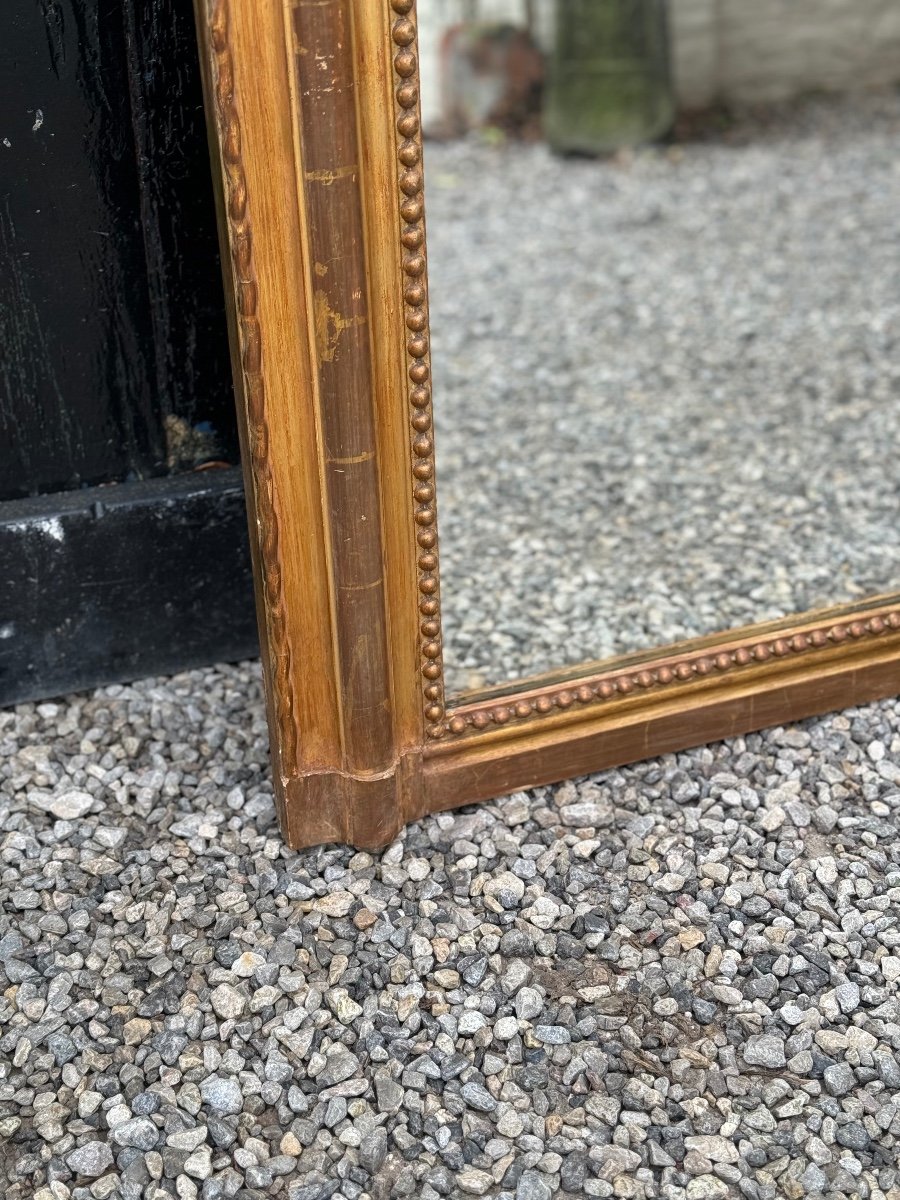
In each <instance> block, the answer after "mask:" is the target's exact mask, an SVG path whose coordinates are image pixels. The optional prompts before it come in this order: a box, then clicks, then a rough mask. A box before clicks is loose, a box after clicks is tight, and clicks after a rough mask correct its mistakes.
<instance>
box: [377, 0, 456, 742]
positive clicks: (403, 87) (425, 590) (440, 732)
mask: <svg viewBox="0 0 900 1200" xmlns="http://www.w3.org/2000/svg"><path fill="white" fill-rule="evenodd" d="M389 3H390V8H391V12H392V13H394V14H395V15H396V17H397V20H395V21H394V22H393V25H392V27H391V37H392V39H393V42H394V45H395V46H396V47H397V49H396V50H395V52H394V56H393V66H394V72H395V75H396V79H395V87H394V100H395V125H396V130H397V163H398V168H399V178H398V185H399V188H400V216H401V218H402V224H401V227H400V241H401V243H402V246H403V276H404V282H403V301H404V306H405V322H406V328H407V330H408V337H407V340H406V354H407V374H408V377H409V383H410V387H409V407H410V424H411V425H412V453H413V465H412V475H413V499H414V501H415V504H416V510H415V520H416V526H417V533H416V541H417V543H418V547H419V549H418V557H417V560H416V565H417V569H418V590H419V615H420V617H421V621H420V625H419V632H420V651H421V672H422V685H423V699H424V712H425V721H426V729H427V733H428V736H429V737H430V738H432V739H439V738H442V737H443V736H444V735H445V734H446V732H447V725H446V723H445V721H444V716H445V708H444V667H443V648H442V642H441V602H440V581H439V573H438V537H437V507H436V503H435V470H434V436H433V423H432V409H431V398H432V397H431V363H430V358H429V339H428V270H427V260H426V256H425V192H424V176H423V171H422V119H421V111H420V106H419V63H418V59H417V56H416V23H415V16H416V4H415V0H389Z"/></svg>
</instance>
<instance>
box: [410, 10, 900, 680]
mask: <svg viewBox="0 0 900 1200" xmlns="http://www.w3.org/2000/svg"><path fill="white" fill-rule="evenodd" d="M873 4H875V5H876V7H878V8H879V11H880V12H882V13H884V12H885V6H884V5H883V4H878V3H877V0H864V2H860V0H836V2H835V3H833V4H830V5H829V8H828V15H827V16H824V15H820V16H818V17H816V23H815V29H813V28H812V25H811V21H812V17H811V16H810V12H809V9H810V6H809V5H798V6H796V9H794V8H793V7H792V8H791V9H790V13H791V14H794V15H789V10H788V8H787V7H786V6H783V5H782V6H777V10H778V12H779V13H780V14H781V17H780V19H779V20H775V19H774V18H773V16H772V11H773V10H772V6H769V5H766V6H755V5H735V4H726V5H719V6H708V5H698V4H693V3H692V0H676V2H675V3H674V4H672V5H670V6H669V9H670V20H669V23H668V28H667V29H666V30H665V40H664V42H663V43H662V46H663V53H662V54H660V53H659V45H658V44H657V43H656V42H655V41H654V37H651V36H649V35H648V34H647V31H646V30H644V31H643V32H641V33H640V34H639V36H632V34H633V33H634V30H633V26H632V27H631V33H630V34H629V33H628V28H629V27H628V26H627V22H626V24H625V25H622V24H621V23H620V26H619V27H618V28H617V27H616V26H615V22H612V21H609V22H607V23H606V24H605V25H604V23H603V22H602V21H599V22H597V23H596V26H595V27H594V28H593V34H592V36H593V38H594V40H593V41H591V38H590V37H587V34H588V33H589V32H590V31H589V30H587V28H586V25H585V23H584V14H585V13H586V12H587V11H588V9H589V8H590V6H587V7H586V6H585V5H583V4H579V3H574V2H573V3H572V4H571V5H567V4H563V3H560V4H558V5H557V6H556V8H557V13H556V16H555V18H554V14H553V11H552V9H553V6H552V5H540V4H539V5H536V6H531V7H532V10H534V9H535V8H536V9H537V10H538V12H537V16H535V13H534V11H532V28H531V31H530V33H529V32H527V31H526V30H525V22H526V18H527V14H526V11H525V9H526V6H525V5H524V4H518V5H517V4H515V3H509V4H507V5H506V6H505V8H504V10H503V12H502V13H500V14H499V15H500V16H501V17H505V18H511V19H512V25H507V26H506V27H505V32H502V33H501V30H502V29H503V26H501V25H496V24H493V25H492V24H490V22H488V23H487V24H485V23H484V22H482V23H481V24H479V25H477V26H475V27H473V26H463V27H462V28H459V27H458V26H457V27H456V28H455V29H450V31H449V32H448V30H447V26H448V23H449V20H450V19H451V18H454V17H455V18H457V19H459V20H462V19H463V18H464V17H465V13H463V12H462V11H461V10H462V8H463V7H464V6H462V5H459V6H458V8H459V10H460V11H458V12H457V11H456V10H455V9H454V6H453V5H452V4H451V3H450V0H447V2H446V3H444V4H443V5H442V4H441V2H440V0H420V6H419V22H420V33H421V38H422V66H423V72H424V87H423V102H424V106H425V123H426V130H428V129H429V128H430V129H431V130H432V131H435V132H436V134H437V135H438V136H433V137H432V138H430V139H429V141H428V143H427V149H426V188H427V199H428V210H429V211H428V219H429V225H428V237H429V269H430V277H431V320H432V349H433V365H434V379H435V398H436V413H437V421H438V429H437V454H438V478H439V488H440V506H441V512H440V520H441V534H442V574H443V591H444V610H445V638H446V657H447V667H448V673H449V680H450V682H451V685H452V687H453V689H454V690H456V691H460V690H465V689H469V688H478V687H481V686H483V685H485V684H495V683H501V682H505V681H507V680H509V679H512V678H518V677H521V676H523V675H528V674H532V673H535V672H538V671H546V670H551V669H558V668H560V667H562V666H565V665H574V664H578V663H580V662H583V661H586V660H590V659H597V658H603V657H607V656H610V655H614V654H619V653H623V652H630V651H635V650H640V649H646V648H651V647H653V646H657V645H660V644H664V643H669V642H673V641H676V640H679V639H683V638H688V637H694V636H698V635H703V634H707V633H712V632H716V631H721V630H726V629H729V628H732V627H736V626H740V625H744V624H747V623H750V622H756V621H762V620H768V619H773V618H777V617H781V616H786V615H789V614H792V613H797V612H802V611H806V610H810V609H814V608H817V607H823V606H827V605H831V604H836V603H841V602H844V601H853V600H857V599H859V598H861V597H863V596H867V595H870V594H876V593H883V592H886V591H890V590H892V589H896V588H898V585H900V521H898V509H900V495H898V483H897V479H898V475H897V461H898V449H900V358H898V348H900V296H898V279H900V226H898V223H897V213H898V212H900V158H898V153H897V148H898V135H900V93H898V90H897V89H896V87H889V86H887V85H888V84H889V83H891V82H892V81H893V82H896V81H900V10H898V13H897V16H896V19H894V18H891V19H890V20H888V22H887V25H883V26H882V35H881V36H880V37H879V38H878V39H875V38H873V36H872V34H871V29H870V28H869V25H867V22H869V24H871V22H870V17H871V13H870V12H869V9H870V8H871V7H872V5H873ZM495 7H497V8H499V4H498V5H496V6H495ZM655 7H656V6H655V5H641V4H635V3H633V2H630V3H623V4H615V3H614V2H613V0H604V3H602V4H599V3H598V4H596V5H595V6H594V10H599V9H604V10H609V11H611V10H612V9H616V10H617V11H619V14H620V16H622V14H625V16H623V17H622V20H623V21H625V17H627V18H628V20H631V21H632V22H633V21H635V20H645V19H647V10H648V8H655ZM482 8H483V10H484V11H483V12H482V14H481V15H482V17H492V16H493V10H492V6H491V3H490V0H484V4H483V5H482ZM692 8H693V9H696V10H697V13H699V11H700V10H701V9H702V10H703V11H704V12H706V13H707V16H708V22H710V23H711V22H713V21H714V20H715V21H717V22H718V25H716V26H715V27H714V28H709V29H706V41H702V36H701V35H702V34H703V30H702V29H701V25H702V22H700V21H699V17H698V19H697V20H696V21H694V22H693V23H691V22H690V21H689V20H687V16H688V15H689V11H690V10H692ZM451 10H453V11H451ZM713 10H715V13H716V16H715V17H713V16H711V15H709V14H710V13H712V12H713ZM763 10H764V11H763ZM892 11H893V10H892ZM567 13H568V15H569V16H572V15H573V14H575V15H576V16H577V15H578V14H581V15H580V17H579V18H578V19H579V20H581V21H582V24H581V26H580V28H579V30H578V32H579V36H580V39H581V40H580V41H579V40H578V39H577V38H576V39H574V40H573V39H572V37H571V36H570V35H571V34H572V30H571V29H570V28H568V26H567V24H566V21H567ZM635 14H639V16H636V15H635ZM641 14H642V15H641ZM766 14H767V15H766ZM829 26H831V27H830V28H829ZM888 26H890V28H888ZM894 26H896V28H894ZM623 29H624V30H625V32H623ZM513 33H515V34H516V36H515V37H514V36H513ZM813 33H815V36H814V37H813ZM654 36H655V35H654ZM566 37H569V41H568V42H567V41H566ZM585 39H586V41H585ZM692 39H693V40H692ZM701 42H702V45H701ZM563 49H565V53H563ZM642 55H643V57H642ZM567 56H568V57H567ZM523 64H524V65H523ZM579 71H580V72H581V75H580V76H579V79H580V83H579V86H575V87H573V86H572V75H573V73H574V74H575V75H578V73H579ZM567 73H568V74H567ZM439 78H442V79H443V81H444V86H443V93H442V94H441V92H440V91H439V90H438V89H437V88H436V81H437V80H438V79H439ZM523 79H524V80H525V83H524V84H523ZM591 79H593V80H594V84H593V85H591V86H593V87H594V89H595V90H594V92H592V91H591V86H589V85H590V81H591ZM615 79H618V80H619V83H620V85H621V95H619V96H618V99H617V100H616V101H615V102H614V99H613V97H614V93H615V88H614V83H615ZM586 81H587V82H586ZM566 88H568V95H569V97H570V101H571V97H573V96H574V97H576V99H575V101H574V102H571V103H570V102H568V101H566V94H567V93H566ZM826 90H827V92H828V93H829V94H824V93H825V92H826ZM813 92H815V93H816V94H815V95H811V93H813ZM591 95H599V96H600V101H598V104H597V108H596V111H594V112H590V111H588V109H589V103H588V100H587V99H586V97H590V96H591ZM666 95H669V96H670V97H671V102H672V108H671V111H672V112H673V113H676V114H678V115H677V116H676V117H675V122H674V125H673V126H672V127H671V128H670V129H669V130H668V133H667V136H666V138H665V139H660V138H659V137H658V136H657V135H658V134H659V129H658V128H652V127H651V126H652V125H653V122H654V121H657V119H658V114H659V112H660V111H665V103H663V101H661V100H660V96H662V97H663V100H664V98H665V96H666ZM648 97H650V98H651V99H652V101H653V102H652V103H651V102H650V100H648ZM567 103H568V107H567ZM617 104H618V108H617V107H616V105H617ZM551 105H552V106H555V107H554V108H553V118H552V136H553V139H554V142H555V143H556V146H557V147H558V149H559V150H568V149H573V148H574V149H578V150H581V151H583V150H586V149H588V148H589V147H588V145H587V144H585V143H586V141H587V142H590V140H591V139H593V140H594V146H593V148H594V149H596V150H597V151H602V152H603V153H598V154H596V155H594V156H591V157H587V156H582V157H575V156H572V155H566V154H564V153H560V152H558V150H557V149H553V148H550V147H548V145H547V144H546V142H545V141H544V140H543V137H542V132H541V130H542V125H541V120H542V117H543V118H544V126H543V129H544V132H551V130H550V122H549V120H548V119H547V113H548V111H549V109H550V107H551ZM636 108H637V110H639V111H636ZM623 112H624V114H625V116H624V118H623V119H622V120H621V122H619V117H620V116H621V115H622V113H623ZM642 120H643V121H644V122H645V124H646V125H647V128H646V130H645V132H646V135H647V136H648V137H654V136H656V137H657V140H656V141H655V142H652V143H649V144H644V143H642V144H640V145H631V144H630V143H631V142H633V141H634V140H635V136H636V135H635V132H634V131H635V128H636V124H637V125H638V126H639V125H640V122H641V121H642ZM567 130H568V131H569V132H568V133H567ZM617 131H619V132H617ZM450 135H453V136H450ZM641 136H643V135H641ZM567 139H568V140H569V141H570V143H571V144H570V145H569V144H567ZM617 145H618V148H616V147H617Z"/></svg>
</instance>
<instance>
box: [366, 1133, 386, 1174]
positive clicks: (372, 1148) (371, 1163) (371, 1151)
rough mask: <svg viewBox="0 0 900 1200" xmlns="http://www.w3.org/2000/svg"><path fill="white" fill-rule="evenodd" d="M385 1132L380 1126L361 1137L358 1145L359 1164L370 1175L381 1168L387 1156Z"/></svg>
mask: <svg viewBox="0 0 900 1200" xmlns="http://www.w3.org/2000/svg"><path fill="white" fill-rule="evenodd" d="M387 1149H388V1141H387V1133H386V1131H385V1129H384V1128H383V1127H382V1126H379V1127H378V1128H377V1129H373V1130H372V1132H371V1133H370V1134H368V1135H367V1136H366V1137H364V1138H363V1140H362V1142H361V1143H360V1147H359V1165H360V1166H361V1167H362V1168H363V1170H364V1171H368V1172H369V1173H370V1174H371V1175H374V1174H375V1173H376V1172H378V1171H380V1170H381V1167H382V1164H383V1163H384V1160H385V1158H386V1157H387Z"/></svg>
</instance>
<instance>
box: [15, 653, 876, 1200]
mask: <svg viewBox="0 0 900 1200" xmlns="http://www.w3.org/2000/svg"><path fill="white" fill-rule="evenodd" d="M266 760H267V750H266V734H265V727H264V718H263V709H262V704H261V699H260V693H259V686H258V666H257V664H244V665H242V666H238V667H222V668H217V669H213V670H208V671H197V672H193V673H190V674H185V675H182V676H179V677H177V678H175V679H171V680H147V681H144V682H141V683H137V684H135V685H133V686H129V687H110V688H106V689H103V690H100V691H97V692H94V693H93V694H90V695H86V696H76V697H71V698H69V699H67V700H65V701H63V702H60V703H58V704H40V705H30V704H26V705H21V706H20V707H18V708H17V709H15V710H14V711H9V712H5V713H0V791H2V795H3V797H4V804H3V807H2V809H0V887H2V901H3V902H2V917H0V922H2V923H0V977H4V976H5V980H4V982H3V984H2V987H0V1137H2V1143H0V1178H3V1177H5V1182H4V1183H3V1184H0V1194H2V1195H3V1197H4V1200H103V1198H104V1197H116V1198H118V1197H120V1196H121V1197H125V1198H128V1200H132V1198H133V1200H138V1198H139V1197H146V1198H148V1200H169V1198H170V1197H180V1198H181V1200H193V1198H194V1197H196V1196H200V1197H202V1198H203V1200H219V1198H220V1197H242V1198H245V1200H262V1198H268V1197H278V1196H286V1197H288V1198H289V1200H320V1198H323V1197H330V1196H339V1197H347V1198H348V1200H356V1198H357V1197H373V1198H375V1200H386V1198H387V1197H394V1196H398V1197H404V1196H415V1197H422V1198H423V1200H434V1198H435V1197H438V1196H446V1197H467V1196H493V1197H497V1198H498V1200H550V1198H551V1197H553V1196H572V1197H582V1196H590V1197H594V1196H596V1197H610V1196H614V1197H635V1198H641V1197H665V1198H667V1200H682V1198H684V1200H724V1198H726V1197H730V1196H735V1197H738V1196H743V1197H747V1198H749V1200H756V1198H757V1197H758V1198H760V1200H778V1198H780V1197H789V1198H790V1200H799V1198H800V1197H803V1196H818V1195H827V1196H844V1195H845V1196H854V1197H872V1198H873V1200H880V1198H881V1197H889V1198H896V1197H900V1171H898V1168H897V1165H896V1164H897V1161H898V1157H900V1156H898V1144H900V1006H898V983H900V929H898V923H897V916H898V905H900V767H898V766H897V763H898V761H900V702H897V701H895V702H890V703H884V704H880V705H873V706H871V707H868V708H861V709H858V710H851V711H848V712H846V713H844V714H843V715H840V716H832V717H829V718H826V719H822V720H817V721H810V722H806V723H804V724H803V725H799V726H796V727H793V728H790V729H777V730H773V731H770V732H767V733H765V734H758V735H754V736H750V737H747V738H740V739H735V740H733V741H731V742H729V743H727V744H720V745H716V746H711V747H708V748H704V749H701V750H696V751H693V752H691V753H688V754H683V755H678V756H670V757H667V758H664V759H660V760H657V761H651V762H645V763H642V764H640V765H638V766H635V767H631V768H629V769H627V770H621V771H612V772H608V773H606V774H603V775H599V776H596V777H594V778H592V779H589V780H581V781H579V782H574V783H573V782H569V783H565V784H562V785H560V786H558V787H554V788H539V789H536V790H534V791H533V792H530V793H528V794H527V795H526V794H518V795H514V796H512V797H509V798H507V799H505V800H502V801H500V802H498V803H496V804H487V805H482V806H480V807H478V808H476V809H470V810H467V811H465V810H464V811H461V812H459V813H456V814H446V815H441V816H437V817H433V818H429V819H428V820H425V821H422V822H420V823H419V824H416V825H414V826H412V827H410V828H409V829H408V830H407V831H406V832H405V834H404V836H403V837H402V838H401V839H400V840H398V841H397V842H396V843H395V844H394V845H392V846H391V847H390V848H389V849H388V850H386V851H385V852H384V853H383V854H381V855H371V854H365V853H354V852H353V851H352V850H350V849H336V848H326V849H319V850H313V851H306V852H303V853H299V854H298V853H293V852H290V851H288V850H286V849H285V848H284V847H283V845H282V844H281V842H280V840H279V837H278V832H277V828H276V824H275V818H274V812H273V808H272V799H271V787H270V783H269V779H268V774H267V761H266Z"/></svg>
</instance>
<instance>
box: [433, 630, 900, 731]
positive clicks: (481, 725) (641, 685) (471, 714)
mask: <svg viewBox="0 0 900 1200" xmlns="http://www.w3.org/2000/svg"><path fill="white" fill-rule="evenodd" d="M897 630H900V609H893V610H889V611H886V612H881V613H877V614H875V615H874V616H871V617H865V618H860V619H858V620H848V621H838V622H829V623H828V624H823V625H821V626H817V627H814V628H811V629H805V630H802V631H800V632H797V633H793V634H791V635H790V636H789V637H777V636H773V637H770V638H766V639H763V640H760V641H756V642H754V641H752V640H751V641H748V642H747V644H746V645H742V646H737V647H732V648H729V649H724V648H723V649H722V650H718V651H717V650H715V649H706V650H698V651H696V652H695V653H693V654H685V655H683V656H682V657H678V658H675V659H674V660H672V661H669V662H663V663H662V664H661V665H658V666H657V665H654V664H650V665H648V666H646V667H642V668H640V669H634V668H630V669H629V668H623V669H622V670H620V671H616V670H612V671H609V672H608V673H606V674H603V675H599V676H597V677H596V678H594V679H586V680H582V681H581V682H579V681H577V680H576V681H573V682H572V683H571V684H570V685H568V686H562V685H561V686H558V687H553V688H548V689H547V690H546V691H539V692H538V693H537V694H536V695H533V696H522V697H520V698H518V699H516V698H515V697H513V698H511V699H510V700H509V701H506V702H504V701H497V702H496V703H488V704H481V705H472V706H470V707H466V708H465V709H459V710H456V711H455V712H451V713H450V714H449V720H448V723H447V728H448V730H449V732H450V733H451V734H452V735H454V736H456V737H459V736H460V735H463V734H466V733H480V732H483V731H484V730H486V729H490V728H491V727H494V728H496V727H498V726H503V725H507V724H509V723H510V722H513V721H528V720H534V719H535V718H537V717H546V716H549V715H551V714H552V713H559V712H564V711H566V710H568V709H571V708H573V707H587V706H592V705H596V704H602V703H604V702H606V701H610V700H613V699H617V698H618V699H621V698H623V697H625V696H629V695H633V694H635V693H639V692H650V691H657V690H659V689H663V688H667V687H671V686H672V685H674V684H681V683H686V682H687V681H688V680H690V679H703V678H707V677H709V676H716V675H725V674H728V673H729V672H734V671H738V670H740V669H741V668H743V667H749V666H751V665H753V664H759V663H764V662H767V661H768V660H770V659H773V658H785V657H788V656H798V655H802V654H808V653H810V652H811V651H813V650H822V649H824V648H825V647H826V646H829V645H834V646H836V645H840V644H841V643H844V642H849V641H865V640H868V639H871V638H877V637H882V636H883V635H885V634H887V633H893V632H896V631H897Z"/></svg>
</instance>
